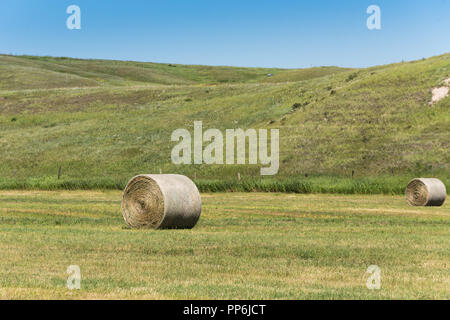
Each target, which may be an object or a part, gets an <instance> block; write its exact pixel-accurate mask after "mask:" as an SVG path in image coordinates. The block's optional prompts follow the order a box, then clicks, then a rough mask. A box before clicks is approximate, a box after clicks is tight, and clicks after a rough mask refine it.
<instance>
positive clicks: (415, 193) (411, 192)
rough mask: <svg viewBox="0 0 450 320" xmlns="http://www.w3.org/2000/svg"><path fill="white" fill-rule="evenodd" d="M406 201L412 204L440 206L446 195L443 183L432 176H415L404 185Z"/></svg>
mask: <svg viewBox="0 0 450 320" xmlns="http://www.w3.org/2000/svg"><path fill="white" fill-rule="evenodd" d="M405 193H406V201H407V202H408V203H409V204H410V205H412V206H442V205H443V204H444V202H445V198H446V197H447V190H446V189H445V185H444V183H442V181H441V180H439V179H434V178H417V179H413V180H411V181H410V182H409V183H408V186H407V187H406V192H405Z"/></svg>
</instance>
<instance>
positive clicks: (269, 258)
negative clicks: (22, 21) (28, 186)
mask: <svg viewBox="0 0 450 320" xmlns="http://www.w3.org/2000/svg"><path fill="white" fill-rule="evenodd" d="M202 199H203V212H202V216H201V219H200V221H199V223H198V224H197V226H196V227H195V228H194V229H192V230H130V229H128V228H127V227H126V226H125V223H124V222H123V220H122V216H121V211H120V200H121V193H120V192H119V191H1V192H0V253H1V259H0V297H1V298H5V299H11V298H12V299H20V298H25V299H36V298H37V299H52V298H56V299H74V298H83V299H85V298H86V299H97V298H98V299H122V298H123V299H130V298H137V299H449V298H450V273H449V269H450V268H449V267H450V250H449V249H450V207H449V205H448V204H445V205H444V206H443V207H440V208H422V207H420V208H418V207H410V206H408V205H407V204H406V203H405V200H404V198H403V197H402V196H388V195H327V194H322V195H318V194H306V195H305V194H279V193H227V194H225V193H215V194H202ZM69 265H78V266H80V268H81V276H82V281H81V289H80V290H69V289H67V288H66V281H67V277H68V276H69V275H68V274H66V270H67V267H68V266H69ZM370 265H378V266H379V267H380V268H381V289H380V290H369V289H368V288H367V287H366V281H367V279H368V277H369V274H367V273H366V270H367V268H368V266H370Z"/></svg>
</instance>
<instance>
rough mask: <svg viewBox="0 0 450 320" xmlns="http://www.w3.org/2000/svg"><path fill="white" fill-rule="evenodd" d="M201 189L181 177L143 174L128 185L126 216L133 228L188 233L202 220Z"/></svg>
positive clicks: (124, 209) (124, 197)
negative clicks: (186, 231)
mask: <svg viewBox="0 0 450 320" xmlns="http://www.w3.org/2000/svg"><path fill="white" fill-rule="evenodd" d="M201 209H202V201H201V198H200V193H199V192H198V189H197V186H196V185H195V184H194V182H192V180H190V179H189V178H188V177H185V176H182V175H178V174H143V175H138V176H136V177H134V178H132V179H131V180H130V182H128V184H127V186H126V187H125V190H124V192H123V197H122V215H123V218H124V220H125V222H126V223H127V224H128V225H129V226H130V227H131V228H154V229H188V228H192V227H194V226H195V224H196V223H197V221H198V219H199V218H200V212H201Z"/></svg>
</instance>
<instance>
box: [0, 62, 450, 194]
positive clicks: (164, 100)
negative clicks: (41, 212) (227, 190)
mask: <svg viewBox="0 0 450 320" xmlns="http://www.w3.org/2000/svg"><path fill="white" fill-rule="evenodd" d="M268 74H272V76H268ZM449 77H450V54H444V55H441V56H438V57H433V58H430V59H423V60H420V61H414V62H407V63H399V64H392V65H386V66H379V67H373V68H368V69H343V68H336V67H321V68H311V69H298V70H284V69H263V68H233V67H207V66H188V65H173V64H156V63H142V62H128V61H107V60H79V59H69V58H51V57H32V56H7V55H0V156H1V163H0V177H1V178H0V181H3V182H4V183H6V185H11V183H14V182H17V183H24V185H25V184H29V185H33V183H37V182H38V181H54V180H55V179H57V178H56V175H57V170H58V167H59V166H61V168H62V171H61V172H62V176H61V179H63V180H64V181H70V180H77V181H81V180H82V181H86V182H87V183H88V184H89V183H90V182H92V184H91V185H93V186H95V183H94V182H95V181H104V180H108V181H112V182H113V183H115V182H117V183H118V184H123V183H124V182H125V181H126V180H127V179H128V178H130V177H131V176H133V175H134V174H136V173H143V172H159V170H160V169H161V170H163V172H177V173H183V174H187V175H189V176H191V177H193V176H196V177H198V178H199V179H229V178H230V177H235V176H236V174H237V172H240V173H241V175H242V176H243V177H244V178H246V177H254V178H258V179H259V169H260V167H261V166H260V165H241V166H235V165H228V166H227V165H213V166H209V165H180V166H176V165H174V164H172V162H171V158H170V154H171V149H172V148H173V146H174V145H175V144H176V143H175V142H171V140H170V137H171V133H172V132H173V130H175V129H177V128H186V129H188V130H189V131H190V132H192V130H193V123H194V121H197V120H202V121H203V127H204V130H206V129H207V128H218V129H221V130H223V132H224V130H225V129H232V128H255V129H258V128H267V129H270V128H279V129H280V170H279V174H278V175H277V176H276V177H275V178H274V179H283V178H286V177H289V178H298V179H305V175H308V177H314V176H334V177H349V176H350V175H351V172H352V171H353V172H354V175H355V178H362V177H389V176H390V177H392V176H401V177H403V178H402V179H403V180H402V181H406V180H407V179H409V177H412V176H415V175H434V176H439V177H440V178H442V179H443V180H444V181H448V180H449V163H450V153H449V150H450V108H449V107H450V98H449V97H446V98H444V99H442V100H440V101H439V102H438V103H436V104H433V105H429V101H431V89H432V88H434V87H436V86H440V85H443V83H444V80H445V79H447V78H449ZM98 185H99V186H101V182H99V184H98Z"/></svg>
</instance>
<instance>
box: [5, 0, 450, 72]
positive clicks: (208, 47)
mask: <svg viewBox="0 0 450 320" xmlns="http://www.w3.org/2000/svg"><path fill="white" fill-rule="evenodd" d="M71 4H76V5H78V6H79V7H80V8H81V14H82V17H81V30H68V29H67V27H66V19H67V17H68V16H69V15H68V14H67V13H66V8H67V7H68V6H69V5H71ZM372 4H376V5H378V6H379V7H380V8H381V25H382V29H381V30H372V31H370V30H368V29H367V27H366V20H367V18H368V16H369V15H368V14H367V13H366V9H367V7H368V6H369V5H372ZM445 52H450V0H422V1H419V0H369V1H366V0H340V1H337V0H330V1H325V0H310V1H303V0H277V1H266V0H147V1H133V0H128V1H112V0H109V1H108V0H70V1H66V0H41V1H37V0H35V1H33V0H28V1H27V0H1V1H0V53H7V54H30V55H51V56H69V57H78V58H104V59H120V60H138V61H153V62H173V63H185V64H206V65H234V66H261V67H288V68H294V67H309V66H322V65H337V66H349V67H364V66H371V65H378V64H386V63H391V62H397V61H401V60H413V59H420V58H423V57H429V56H433V55H438V54H442V53H445Z"/></svg>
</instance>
